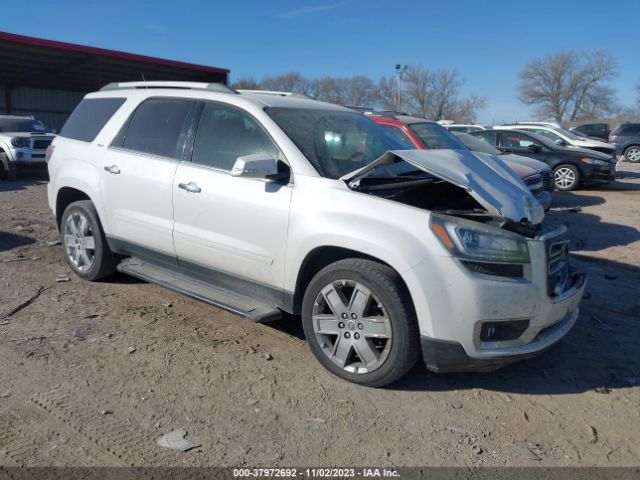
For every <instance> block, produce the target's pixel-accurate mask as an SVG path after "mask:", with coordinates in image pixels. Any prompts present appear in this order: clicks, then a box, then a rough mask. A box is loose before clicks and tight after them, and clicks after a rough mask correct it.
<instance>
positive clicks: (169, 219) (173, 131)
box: [101, 98, 197, 264]
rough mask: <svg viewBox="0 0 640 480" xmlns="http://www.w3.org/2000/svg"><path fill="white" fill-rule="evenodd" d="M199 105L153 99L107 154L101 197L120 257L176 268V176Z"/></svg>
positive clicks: (136, 113)
mask: <svg viewBox="0 0 640 480" xmlns="http://www.w3.org/2000/svg"><path fill="white" fill-rule="evenodd" d="M196 109H197V102H194V101H191V100H188V99H173V98H150V99H147V100H145V101H143V102H142V103H141V104H140V105H139V106H138V107H137V108H136V110H135V111H134V112H133V114H132V115H131V117H130V118H129V120H128V121H127V122H126V123H125V125H124V126H123V127H122V129H121V130H120V132H119V133H118V135H117V136H116V138H115V139H114V140H113V142H112V144H111V145H110V146H109V148H107V150H106V152H105V155H104V170H103V171H102V187H101V191H102V195H103V201H104V204H105V205H107V206H108V208H106V212H107V216H108V220H109V225H110V227H111V235H112V236H113V238H112V239H110V240H111V241H112V242H114V243H115V244H116V246H117V249H118V250H119V251H120V252H122V253H127V254H130V255H134V256H137V257H140V258H143V259H149V260H153V261H154V262H155V263H160V264H163V263H164V264H176V263H177V262H176V255H175V249H174V246H173V236H172V232H173V205H172V201H173V199H172V195H173V177H174V175H175V173H176V169H177V168H178V165H179V163H180V161H181V160H182V158H183V156H184V149H185V139H186V137H187V136H188V132H189V128H190V122H193V121H194V120H195V116H194V115H195V110H196Z"/></svg>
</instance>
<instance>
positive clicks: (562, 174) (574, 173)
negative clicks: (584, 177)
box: [553, 164, 580, 191]
mask: <svg viewBox="0 0 640 480" xmlns="http://www.w3.org/2000/svg"><path fill="white" fill-rule="evenodd" d="M553 178H554V180H555V182H556V188H557V189H558V190H564V191H569V190H575V189H576V188H578V185H580V171H579V170H578V169H577V168H576V167H575V166H573V165H566V164H565V165H558V166H557V167H556V168H555V169H554V170H553Z"/></svg>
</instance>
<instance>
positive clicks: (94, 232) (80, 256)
mask: <svg viewBox="0 0 640 480" xmlns="http://www.w3.org/2000/svg"><path fill="white" fill-rule="evenodd" d="M60 236H61V237H62V238H61V241H62V245H63V246H64V249H65V253H66V255H65V257H66V259H67V263H68V264H69V266H70V267H71V269H72V270H73V272H74V273H75V274H76V275H78V276H79V277H81V278H84V279H85V280H90V281H96V280H100V279H102V278H105V277H108V276H109V275H112V274H113V273H114V272H115V271H116V265H117V264H118V260H117V258H116V257H115V255H114V254H113V253H112V252H111V250H110V249H109V245H107V240H106V238H105V235H104V232H103V230H102V225H101V224H100V220H99V218H98V212H96V208H95V207H94V205H93V203H92V202H91V201H90V200H81V201H78V202H73V203H72V204H70V205H69V206H68V207H67V208H66V210H65V211H64V213H63V214H62V221H61V224H60Z"/></svg>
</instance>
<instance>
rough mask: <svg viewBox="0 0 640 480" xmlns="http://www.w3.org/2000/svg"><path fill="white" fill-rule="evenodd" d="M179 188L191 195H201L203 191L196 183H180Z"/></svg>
mask: <svg viewBox="0 0 640 480" xmlns="http://www.w3.org/2000/svg"><path fill="white" fill-rule="evenodd" d="M178 188H181V189H182V190H186V191H187V192H189V193H200V192H201V191H202V189H201V188H200V187H199V186H198V184H197V183H195V182H189V183H179V184H178Z"/></svg>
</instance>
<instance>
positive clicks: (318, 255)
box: [291, 245, 415, 314]
mask: <svg viewBox="0 0 640 480" xmlns="http://www.w3.org/2000/svg"><path fill="white" fill-rule="evenodd" d="M348 258H360V259H366V260H371V261H374V262H377V263H380V264H381V265H385V266H387V267H389V268H391V269H392V270H393V271H394V272H395V273H396V274H397V275H398V278H400V281H401V282H402V286H403V288H404V289H405V290H406V292H407V295H408V297H409V299H411V305H410V307H411V308H412V309H414V311H415V306H414V304H413V299H412V296H411V293H410V290H409V288H408V286H407V284H406V282H405V280H404V279H403V278H402V275H401V274H400V272H398V271H397V269H395V268H394V267H393V266H392V265H390V264H389V263H388V262H385V261H384V260H382V259H380V258H378V257H375V256H373V255H368V254H366V253H363V252H359V251H357V250H352V249H350V248H345V247H337V246H332V245H324V246H319V247H316V248H314V249H313V250H311V251H310V252H308V253H307V255H306V256H305V258H304V259H303V260H302V263H301V264H300V268H299V269H298V275H297V277H296V283H295V290H294V293H293V298H292V300H291V305H292V310H293V312H292V313H294V314H299V313H300V309H301V306H302V299H303V297H304V293H305V291H306V289H307V286H308V285H309V283H310V282H311V279H312V278H313V277H314V276H315V275H316V274H317V273H318V272H319V271H320V270H322V269H323V268H324V267H326V266H327V265H330V264H332V263H334V262H337V261H339V260H346V259H348Z"/></svg>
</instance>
